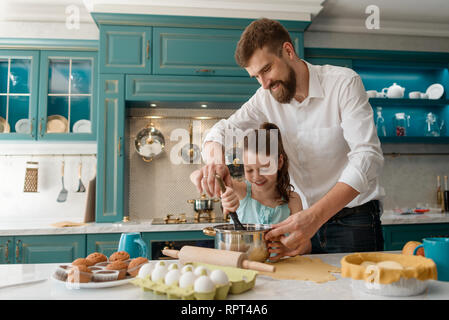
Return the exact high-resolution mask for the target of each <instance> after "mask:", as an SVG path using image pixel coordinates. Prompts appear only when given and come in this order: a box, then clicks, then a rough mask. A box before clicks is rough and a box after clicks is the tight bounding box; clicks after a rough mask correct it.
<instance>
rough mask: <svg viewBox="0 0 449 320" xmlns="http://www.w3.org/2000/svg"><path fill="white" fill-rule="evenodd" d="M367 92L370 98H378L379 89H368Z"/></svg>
mask: <svg viewBox="0 0 449 320" xmlns="http://www.w3.org/2000/svg"><path fill="white" fill-rule="evenodd" d="M366 94H367V95H368V98H377V91H376V90H368V91H367V92H366Z"/></svg>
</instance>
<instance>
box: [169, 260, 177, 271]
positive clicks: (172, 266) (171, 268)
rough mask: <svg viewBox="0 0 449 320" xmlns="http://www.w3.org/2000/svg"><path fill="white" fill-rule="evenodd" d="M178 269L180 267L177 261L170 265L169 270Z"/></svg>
mask: <svg viewBox="0 0 449 320" xmlns="http://www.w3.org/2000/svg"><path fill="white" fill-rule="evenodd" d="M178 269H179V267H178V264H177V263H176V262H174V263H172V264H170V265H169V266H168V270H178Z"/></svg>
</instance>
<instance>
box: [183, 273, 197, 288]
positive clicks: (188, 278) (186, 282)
mask: <svg viewBox="0 0 449 320" xmlns="http://www.w3.org/2000/svg"><path fill="white" fill-rule="evenodd" d="M195 279H196V277H195V275H194V274H193V272H185V273H183V274H182V275H181V277H180V278H179V287H180V288H188V287H189V286H192V285H193V283H194V282H195Z"/></svg>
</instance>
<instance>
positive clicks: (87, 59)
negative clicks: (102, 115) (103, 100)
mask: <svg viewBox="0 0 449 320" xmlns="http://www.w3.org/2000/svg"><path fill="white" fill-rule="evenodd" d="M95 66H96V54H95V55H93V54H92V53H91V52H78V53H76V54H75V53H74V52H70V55H68V54H67V52H54V51H45V52H42V53H41V72H40V83H41V86H40V92H41V94H40V98H39V129H38V134H39V139H44V140H59V139H61V138H63V139H74V140H89V139H90V138H91V137H92V136H93V135H94V134H95V114H96V108H95V106H96V103H95V94H94V93H95V90H96V88H95V81H94V79H95Z"/></svg>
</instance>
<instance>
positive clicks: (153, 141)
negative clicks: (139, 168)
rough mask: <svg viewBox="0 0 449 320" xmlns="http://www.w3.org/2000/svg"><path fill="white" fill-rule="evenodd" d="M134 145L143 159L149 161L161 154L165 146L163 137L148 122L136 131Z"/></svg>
mask: <svg viewBox="0 0 449 320" xmlns="http://www.w3.org/2000/svg"><path fill="white" fill-rule="evenodd" d="M134 147H135V149H136V152H137V153H138V154H139V155H140V156H141V157H142V159H143V161H145V162H151V161H153V159H156V158H157V157H159V156H161V155H162V153H163V151H164V148H165V138H164V136H163V134H162V133H161V132H160V131H159V130H157V129H156V128H155V127H154V126H153V124H152V123H149V124H148V125H147V126H146V127H145V128H144V129H142V130H140V131H139V132H138V133H137V135H136V139H135V140H134Z"/></svg>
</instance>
